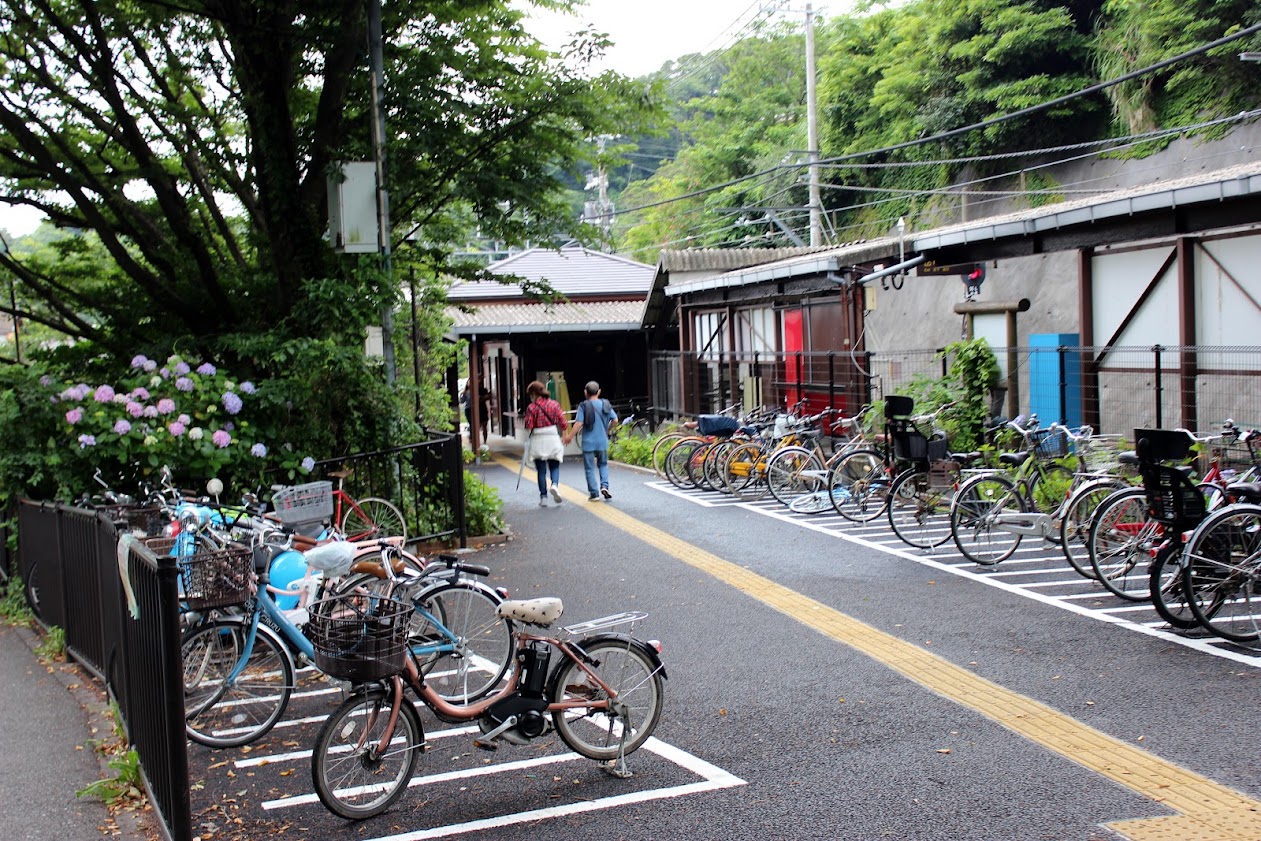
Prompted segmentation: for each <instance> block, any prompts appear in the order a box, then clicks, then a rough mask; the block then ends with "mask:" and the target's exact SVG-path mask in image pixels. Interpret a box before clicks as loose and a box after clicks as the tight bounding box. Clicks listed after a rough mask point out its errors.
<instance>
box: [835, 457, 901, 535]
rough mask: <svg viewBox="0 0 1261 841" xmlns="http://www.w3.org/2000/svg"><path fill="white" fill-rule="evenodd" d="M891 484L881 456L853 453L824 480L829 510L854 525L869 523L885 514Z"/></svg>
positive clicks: (844, 458) (843, 459) (837, 464)
mask: <svg viewBox="0 0 1261 841" xmlns="http://www.w3.org/2000/svg"><path fill="white" fill-rule="evenodd" d="M892 484H893V478H892V477H891V476H890V475H889V469H888V466H887V465H886V464H885V460H884V456H883V455H882V454H881V453H879V452H878V451H876V450H854V451H853V452H851V453H848V454H846V455H844V456H842V457H841V459H840V460H839V461H838V462H836V464H834V465H833V466H832V468H831V469H830V470H829V471H828V477H827V485H828V489H829V491H830V493H831V500H832V507H834V508H835V509H836V512H837V513H838V514H840V515H841V516H842V517H844V518H845V519H847V520H851V521H853V522H855V523H866V522H870V521H871V520H874V519H876V518H877V517H879V516H880V515H881V514H883V513H884V511H885V508H886V507H887V506H888V504H889V488H890V486H891V485H892Z"/></svg>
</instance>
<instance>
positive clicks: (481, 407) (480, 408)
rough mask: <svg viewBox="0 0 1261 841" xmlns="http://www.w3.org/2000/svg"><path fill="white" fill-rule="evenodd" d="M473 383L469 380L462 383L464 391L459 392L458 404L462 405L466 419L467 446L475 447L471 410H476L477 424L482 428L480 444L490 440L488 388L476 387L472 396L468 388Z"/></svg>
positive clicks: (470, 387)
mask: <svg viewBox="0 0 1261 841" xmlns="http://www.w3.org/2000/svg"><path fill="white" fill-rule="evenodd" d="M472 387H473V384H472V383H471V382H468V383H465V384H464V391H463V392H461V393H460V405H462V406H463V407H464V417H465V418H466V419H467V420H468V434H469V446H472V447H475V446H476V444H477V442H476V441H474V440H473V412H475V411H476V412H477V419H478V422H479V423H478V426H480V427H481V430H482V444H483V445H485V444H487V443H489V441H490V390H489V389H487V388H486V386H484V385H483V386H479V387H478V395H477V397H476V398H474V397H473V395H472V393H471V391H470V389H472Z"/></svg>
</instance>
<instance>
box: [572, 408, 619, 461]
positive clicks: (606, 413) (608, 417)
mask: <svg viewBox="0 0 1261 841" xmlns="http://www.w3.org/2000/svg"><path fill="white" fill-rule="evenodd" d="M595 402H596V404H597V405H598V406H599V408H598V409H597V410H596V412H595V415H596V417H595V428H594V429H592V428H590V427H589V426H587V424H586V413H587V411H589V410H590V409H591V398H588V399H586V400H583V401H582V402H581V403H579V404H578V414H577V415H575V416H574V423H575V424H576V425H577V426H578V428H579V429H581V430H582V451H583V452H584V453H598V452H601V451H602V450H607V449H608V448H609V424H610V423H612V422H613V421H615V420H617V412H615V411H613V405H612V404H611V403H609V401H607V400H605V399H603V398H596V399H595Z"/></svg>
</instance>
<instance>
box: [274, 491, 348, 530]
mask: <svg viewBox="0 0 1261 841" xmlns="http://www.w3.org/2000/svg"><path fill="white" fill-rule="evenodd" d="M271 507H272V510H273V511H275V512H276V516H277V517H279V518H280V522H282V523H284V524H285V525H298V524H301V523H318V522H322V521H324V520H327V519H328V518H330V517H332V516H333V483H332V482H308V483H306V484H305V485H292V486H290V487H287V488H281V489H280V490H278V491H276V493H275V494H273V495H272V498H271Z"/></svg>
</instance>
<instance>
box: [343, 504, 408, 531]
mask: <svg viewBox="0 0 1261 841" xmlns="http://www.w3.org/2000/svg"><path fill="white" fill-rule="evenodd" d="M341 530H342V534H344V535H345V536H346V539H347V540H375V539H377V538H379V537H401V538H403V541H404V542H406V541H407V522H406V521H405V520H404V519H403V512H402V511H400V510H399V509H398V506H396V505H395V504H394V503H392V502H390V501H389V500H385V499H381V498H379V497H375V496H370V497H367V498H365V499H356V500H351V501H350V504H349V507H348V508H347V509H346V512H345V513H344V514H343V515H342V521H341Z"/></svg>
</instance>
